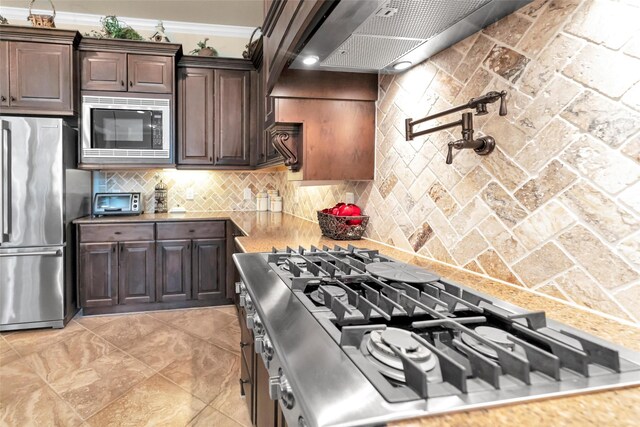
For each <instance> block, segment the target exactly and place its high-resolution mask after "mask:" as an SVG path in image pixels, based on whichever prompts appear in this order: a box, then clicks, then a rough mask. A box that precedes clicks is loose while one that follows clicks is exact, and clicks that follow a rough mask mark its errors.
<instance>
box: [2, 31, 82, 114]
mask: <svg viewBox="0 0 640 427" xmlns="http://www.w3.org/2000/svg"><path fill="white" fill-rule="evenodd" d="M79 40H80V34H79V33H78V32H77V31H70V30H58V29H54V28H29V27H17V26H12V25H2V26H0V107H2V113H3V114H20V115H25V114H29V115H31V114H33V115H47V116H73V115H75V114H76V111H77V109H78V99H77V98H78V97H77V86H76V75H77V72H78V70H77V67H76V61H75V47H76V46H77V45H78V41H79Z"/></svg>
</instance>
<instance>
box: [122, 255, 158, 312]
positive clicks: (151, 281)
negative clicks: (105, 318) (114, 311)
mask: <svg viewBox="0 0 640 427" xmlns="http://www.w3.org/2000/svg"><path fill="white" fill-rule="evenodd" d="M118 246H119V247H120V255H119V261H120V267H119V269H118V284H119V285H118V294H119V296H118V303H119V304H140V303H148V302H154V301H155V299H156V298H155V297H156V292H155V273H156V269H155V262H154V261H155V259H154V258H155V257H154V248H155V242H122V243H119V244H118Z"/></svg>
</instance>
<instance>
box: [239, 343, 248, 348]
mask: <svg viewBox="0 0 640 427" xmlns="http://www.w3.org/2000/svg"><path fill="white" fill-rule="evenodd" d="M248 345H249V344H248V343H246V342H242V341H240V348H245V347H246V346H248Z"/></svg>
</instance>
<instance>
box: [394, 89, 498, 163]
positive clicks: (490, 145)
mask: <svg viewBox="0 0 640 427" xmlns="http://www.w3.org/2000/svg"><path fill="white" fill-rule="evenodd" d="M506 96H507V92H506V91H504V90H503V91H502V92H495V91H491V92H487V93H486V94H484V95H482V96H479V97H477V98H472V99H471V100H470V101H469V102H467V103H466V104H464V105H459V106H457V107H454V108H451V109H449V110H446V111H442V112H440V113H436V114H432V115H430V116H426V117H423V118H421V119H418V120H413V119H406V120H405V132H406V140H407V141H412V140H413V138H415V137H416V136H422V135H427V134H430V133H433V132H438V131H441V130H444V129H449V128H452V127H456V126H461V127H462V139H459V140H457V141H452V142H449V144H448V147H449V150H448V152H447V164H448V165H450V164H451V163H453V149H454V148H455V149H456V150H462V149H465V148H472V149H473V151H475V152H476V153H477V154H479V155H481V156H486V155H487V154H489V153H491V152H492V151H493V149H494V148H495V146H496V140H495V139H493V137H491V136H489V135H486V136H482V137H480V138H477V139H474V138H473V113H469V112H466V113H462V118H461V119H460V120H458V121H456V122H451V123H446V124H443V125H440V126H435V127H432V128H430V129H425V130H421V131H418V132H414V131H413V127H414V126H415V125H418V124H420V123H425V122H428V121H429V120H433V119H437V118H438V117H442V116H446V115H447V114H451V113H455V112H458V111H461V110H465V109H467V108H475V110H476V115H477V116H483V115H485V114H487V104H491V103H494V102H496V101H497V100H500V112H499V114H500V115H501V116H506V115H507V100H506Z"/></svg>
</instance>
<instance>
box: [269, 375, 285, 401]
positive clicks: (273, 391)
mask: <svg viewBox="0 0 640 427" xmlns="http://www.w3.org/2000/svg"><path fill="white" fill-rule="evenodd" d="M281 396H282V388H281V387H280V375H275V376H273V377H269V399H271V400H280V397H281Z"/></svg>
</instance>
